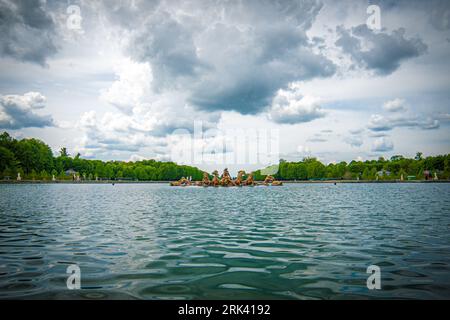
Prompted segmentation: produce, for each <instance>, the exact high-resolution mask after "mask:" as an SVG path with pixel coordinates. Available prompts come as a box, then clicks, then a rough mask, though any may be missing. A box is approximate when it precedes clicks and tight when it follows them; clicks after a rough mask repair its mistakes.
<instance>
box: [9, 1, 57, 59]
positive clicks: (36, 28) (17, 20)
mask: <svg viewBox="0 0 450 320" xmlns="http://www.w3.org/2000/svg"><path fill="white" fill-rule="evenodd" d="M54 30H55V25H54V22H53V19H52V17H51V16H50V14H49V13H48V12H47V11H46V9H45V1H39V0H14V1H11V0H0V55H1V56H7V57H11V58H14V59H17V60H20V61H26V62H32V63H38V64H40V65H45V63H46V59H47V57H49V56H51V55H53V54H55V53H56V51H57V49H56V46H55V44H54V42H53V36H54V33H55V31H54Z"/></svg>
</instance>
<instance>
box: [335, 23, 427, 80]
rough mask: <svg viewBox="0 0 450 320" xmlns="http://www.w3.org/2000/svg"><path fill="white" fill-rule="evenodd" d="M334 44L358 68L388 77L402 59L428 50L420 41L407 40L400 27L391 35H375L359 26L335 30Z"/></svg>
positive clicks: (365, 27)
mask: <svg viewBox="0 0 450 320" xmlns="http://www.w3.org/2000/svg"><path fill="white" fill-rule="evenodd" d="M336 30H337V33H338V35H339V38H338V39H337V41H336V43H335V44H336V45H337V46H338V47H340V48H342V51H343V52H344V53H347V54H349V55H350V57H351V58H352V60H353V61H354V62H355V63H357V64H358V65H359V66H360V67H364V68H367V69H369V70H373V71H375V73H377V74H380V75H389V74H391V73H393V72H394V71H396V70H397V69H398V68H399V67H400V65H401V63H402V62H403V61H405V60H408V59H411V58H414V57H418V56H420V55H422V54H424V53H425V52H426V51H427V45H426V44H424V43H423V42H422V40H421V39H419V38H406V37H405V30H404V29H403V28H400V29H398V30H394V31H392V32H391V33H390V34H388V33H385V32H374V31H372V30H370V29H369V28H368V27H367V25H365V24H362V25H359V26H357V27H353V28H351V29H345V28H344V27H342V26H340V27H337V29H336Z"/></svg>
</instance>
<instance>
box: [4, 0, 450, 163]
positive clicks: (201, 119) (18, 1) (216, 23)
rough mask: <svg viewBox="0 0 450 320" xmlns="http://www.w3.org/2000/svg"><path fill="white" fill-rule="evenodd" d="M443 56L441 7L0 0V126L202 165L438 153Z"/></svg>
mask: <svg viewBox="0 0 450 320" xmlns="http://www.w3.org/2000/svg"><path fill="white" fill-rule="evenodd" d="M369 6H372V7H369ZM373 6H376V8H375V11H372V9H371V8H373ZM368 9H369V10H368ZM377 9H379V11H377ZM378 13H379V14H378ZM449 58H450V2H449V1H446V0H443V1H414V0H408V1H406V0H405V1H402V0H398V1H389V0H386V1H351V0H347V1H339V2H336V1H315V0H305V1H300V0H296V1H288V0H279V1H274V0H270V1H269V0H246V1H244V0H241V1H238V0H236V1H235V0H227V1H225V0H223V1H220V0H210V1H194V0H193V1H181V0H179V1H162V0H154V1H152V0H150V1H148V0H146V1H143V0H142V1H140V0H110V1H104V2H102V1H84V0H78V1H75V0H74V1H51V0H47V1H44V0H34V1H31V0H30V1H25V0H14V1H12V0H0V130H1V131H8V132H9V133H10V134H11V135H12V136H14V137H16V138H27V137H35V138H39V139H41V140H43V141H45V142H46V143H47V144H49V145H50V147H51V148H52V149H53V151H54V152H55V153H56V152H57V151H58V150H59V149H60V148H61V147H66V148H67V149H68V151H69V153H70V154H72V155H75V154H77V153H80V155H81V156H82V157H84V158H88V159H101V160H124V161H136V160H141V159H157V160H161V161H175V162H178V163H186V164H192V165H195V166H197V167H200V168H202V169H205V170H209V171H211V170H213V169H223V168H224V167H229V168H230V171H231V172H236V171H237V170H238V169H240V168H243V169H246V170H251V169H257V168H261V167H264V166H266V165H270V164H274V163H277V162H278V159H280V158H282V159H285V160H289V161H300V160H301V159H303V158H304V157H316V158H318V159H319V160H321V161H322V162H324V163H334V162H340V161H351V160H353V159H356V160H370V159H377V158H378V157H380V156H383V157H385V158H389V157H391V156H393V155H398V154H401V155H404V156H407V157H413V156H414V155H415V154H416V152H418V151H420V152H423V153H424V154H425V155H437V154H446V153H450V143H449V142H450V138H449V137H450V90H449V89H450V60H449Z"/></svg>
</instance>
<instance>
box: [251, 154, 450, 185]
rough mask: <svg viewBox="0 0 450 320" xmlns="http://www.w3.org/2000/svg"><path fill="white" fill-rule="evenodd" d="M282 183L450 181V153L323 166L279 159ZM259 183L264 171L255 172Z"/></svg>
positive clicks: (313, 161) (278, 175)
mask: <svg viewBox="0 0 450 320" xmlns="http://www.w3.org/2000/svg"><path fill="white" fill-rule="evenodd" d="M274 176H275V178H276V179H279V180H335V179H336V180H340V179H344V180H357V179H360V180H398V179H401V178H402V177H403V179H404V180H407V179H413V180H423V179H425V178H431V179H434V178H435V176H436V177H437V178H438V179H449V178H450V154H447V155H438V156H429V157H423V154H422V153H421V152H417V154H416V156H415V157H414V158H413V159H410V158H405V157H403V156H401V155H396V156H392V157H391V158H390V159H385V158H383V157H380V158H378V159H377V160H366V161H355V160H353V161H351V162H350V163H347V162H345V161H342V162H339V163H330V164H328V165H324V164H323V163H321V162H320V161H319V160H317V159H316V158H305V159H303V160H302V161H299V162H288V161H285V160H280V163H279V167H278V172H277V173H276V174H275V175H274ZM255 177H256V179H257V180H262V179H263V178H264V175H263V174H262V173H261V170H258V171H257V172H256V173H255Z"/></svg>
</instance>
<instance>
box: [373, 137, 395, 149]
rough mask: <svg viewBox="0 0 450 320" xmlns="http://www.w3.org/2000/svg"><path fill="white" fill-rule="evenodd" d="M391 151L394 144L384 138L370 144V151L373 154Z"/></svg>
mask: <svg viewBox="0 0 450 320" xmlns="http://www.w3.org/2000/svg"><path fill="white" fill-rule="evenodd" d="M393 149H394V144H393V143H392V141H391V140H389V139H387V138H385V137H381V138H377V139H375V140H374V141H373V144H372V151H374V152H387V151H392V150H393Z"/></svg>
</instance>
